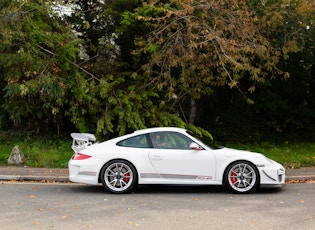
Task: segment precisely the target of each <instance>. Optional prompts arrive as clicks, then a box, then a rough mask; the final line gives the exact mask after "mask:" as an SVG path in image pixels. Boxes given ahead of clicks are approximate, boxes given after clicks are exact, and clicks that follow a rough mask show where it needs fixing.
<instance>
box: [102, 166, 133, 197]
mask: <svg viewBox="0 0 315 230" xmlns="http://www.w3.org/2000/svg"><path fill="white" fill-rule="evenodd" d="M137 178H138V175H137V172H136V169H135V167H134V166H133V165H132V164H131V163H129V162H128V161H125V160H114V161H110V162H108V163H107V164H105V166H104V167H103V169H102V171H101V181H102V184H103V186H104V188H105V189H106V190H107V191H109V192H111V193H117V194H119V193H129V192H131V191H132V190H133V189H134V187H135V186H136V184H137V180H138V179H137Z"/></svg>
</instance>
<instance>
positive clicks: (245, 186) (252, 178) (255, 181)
mask: <svg viewBox="0 0 315 230" xmlns="http://www.w3.org/2000/svg"><path fill="white" fill-rule="evenodd" d="M259 178H260V176H259V172H258V170H257V168H256V166H255V165H253V164H252V163H250V162H247V161H236V162H234V163H232V164H230V165H229V166H228V167H227V169H226V170H225V174H224V183H225V186H226V187H227V188H228V189H229V190H230V191H231V192H232V193H250V192H253V191H255V190H256V189H257V187H258V185H259Z"/></svg>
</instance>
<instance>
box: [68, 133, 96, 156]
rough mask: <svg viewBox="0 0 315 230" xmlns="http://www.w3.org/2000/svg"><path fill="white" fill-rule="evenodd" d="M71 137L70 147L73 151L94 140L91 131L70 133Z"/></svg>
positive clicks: (86, 145)
mask: <svg viewBox="0 0 315 230" xmlns="http://www.w3.org/2000/svg"><path fill="white" fill-rule="evenodd" d="M71 137H72V139H73V141H72V146H71V148H72V149H73V151H75V152H78V151H80V150H82V149H85V148H86V147H88V146H90V145H92V144H93V143H94V142H95V141H96V138H95V136H94V135H93V134H91V133H71Z"/></svg>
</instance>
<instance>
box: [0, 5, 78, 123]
mask: <svg viewBox="0 0 315 230" xmlns="http://www.w3.org/2000/svg"><path fill="white" fill-rule="evenodd" d="M58 4H61V2H59V3H58ZM0 7H1V8H0V20H1V23H0V38H1V41H2V42H1V44H0V51H1V52H0V69H1V86H3V90H4V95H3V97H4V102H3V103H2V105H1V106H2V109H4V111H6V113H8V114H9V116H10V119H11V120H12V121H14V125H15V126H18V127H20V126H22V124H23V126H29V127H31V128H40V127H41V126H43V124H45V125H50V124H52V123H54V124H55V125H56V127H57V129H59V122H61V120H62V118H63V116H64V106H65V105H66V102H67V101H66V100H65V97H66V95H67V93H68V90H69V88H68V87H69V81H72V76H73V75H75V73H76V71H75V68H74V69H73V68H71V65H72V63H73V61H74V60H75V58H76V54H77V52H78V48H77V46H78V40H77V38H76V36H75V34H74V33H73V32H72V31H71V28H70V27H69V26H68V25H66V24H65V22H64V21H62V20H61V18H60V16H59V15H58V14H57V13H56V12H55V11H54V10H53V7H52V5H51V2H46V1H41V0H38V1H17V0H13V1H11V0H10V1H9V0H5V1H2V2H1V5H0Z"/></svg>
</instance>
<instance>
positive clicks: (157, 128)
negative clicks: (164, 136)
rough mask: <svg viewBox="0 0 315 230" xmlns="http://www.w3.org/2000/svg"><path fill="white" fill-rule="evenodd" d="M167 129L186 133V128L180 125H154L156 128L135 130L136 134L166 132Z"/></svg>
mask: <svg viewBox="0 0 315 230" xmlns="http://www.w3.org/2000/svg"><path fill="white" fill-rule="evenodd" d="M165 131H170V132H180V133H185V132H186V129H182V128H178V127H154V128H147V129H141V130H136V131H134V134H143V133H152V132H165Z"/></svg>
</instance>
